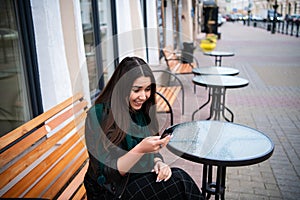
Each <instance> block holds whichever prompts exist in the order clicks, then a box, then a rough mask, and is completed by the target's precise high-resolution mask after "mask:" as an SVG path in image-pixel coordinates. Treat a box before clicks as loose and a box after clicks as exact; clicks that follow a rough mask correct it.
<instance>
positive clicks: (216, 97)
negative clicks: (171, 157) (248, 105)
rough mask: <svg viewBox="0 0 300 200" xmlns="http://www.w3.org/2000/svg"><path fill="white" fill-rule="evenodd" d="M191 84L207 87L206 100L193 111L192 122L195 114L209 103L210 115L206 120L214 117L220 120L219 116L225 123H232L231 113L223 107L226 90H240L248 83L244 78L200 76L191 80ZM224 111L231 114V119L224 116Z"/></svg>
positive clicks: (232, 115) (232, 116)
mask: <svg viewBox="0 0 300 200" xmlns="http://www.w3.org/2000/svg"><path fill="white" fill-rule="evenodd" d="M193 83H194V84H196V85H200V86H203V87H208V88H209V92H208V100H207V101H206V102H205V103H204V104H203V105H202V106H200V107H199V108H198V109H197V110H195V111H194V112H193V114H192V120H194V116H195V114H196V113H197V112H198V111H200V110H201V109H202V108H203V107H205V106H206V105H207V104H208V103H209V102H211V105H210V115H209V117H208V118H207V119H211V118H212V117H213V116H214V119H215V120H220V116H221V114H222V116H223V117H224V119H225V120H226V121H230V122H233V118H234V114H233V112H232V111H231V110H230V109H229V108H227V107H226V106H225V96H226V89H229V88H241V87H245V86H247V85H248V84H249V81H248V80H246V79H244V78H239V77H235V76H220V75H201V76H195V77H194V78H193ZM225 110H227V111H228V112H229V113H230V114H231V119H228V118H227V117H226V116H225Z"/></svg>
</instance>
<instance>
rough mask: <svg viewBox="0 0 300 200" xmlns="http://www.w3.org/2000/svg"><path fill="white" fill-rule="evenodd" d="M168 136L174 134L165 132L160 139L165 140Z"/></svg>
mask: <svg viewBox="0 0 300 200" xmlns="http://www.w3.org/2000/svg"><path fill="white" fill-rule="evenodd" d="M168 135H172V132H167V131H164V132H163V134H161V136H160V139H163V138H165V137H167V136H168Z"/></svg>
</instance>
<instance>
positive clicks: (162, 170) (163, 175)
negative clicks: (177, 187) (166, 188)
mask: <svg viewBox="0 0 300 200" xmlns="http://www.w3.org/2000/svg"><path fill="white" fill-rule="evenodd" d="M154 171H155V173H156V174H157V179H156V182H161V181H162V180H164V181H167V180H169V178H170V177H171V176H172V171H171V168H170V167H169V166H168V165H167V164H166V163H164V162H163V161H157V162H156V163H155V165H154Z"/></svg>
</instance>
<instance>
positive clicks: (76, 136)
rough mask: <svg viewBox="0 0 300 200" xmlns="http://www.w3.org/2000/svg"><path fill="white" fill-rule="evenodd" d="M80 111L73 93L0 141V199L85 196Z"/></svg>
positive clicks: (83, 104)
mask: <svg viewBox="0 0 300 200" xmlns="http://www.w3.org/2000/svg"><path fill="white" fill-rule="evenodd" d="M86 111H87V102H86V101H85V100H84V99H83V96H82V95H81V94H76V95H75V96H73V97H70V98H69V99H67V100H65V101H64V102H62V103H60V104H58V105H57V106H55V107H53V108H52V109H50V110H48V111H46V112H44V113H43V114H41V115H39V116H37V117H35V118H34V119H32V120H30V121H28V122H27V123H25V124H23V125H22V126H20V127H18V128H16V129H15V130H13V131H11V132H9V133H8V134H6V135H5V136H3V137H1V138H0V141H1V142H0V146H1V155H0V157H1V158H0V168H1V175H0V180H1V181H0V188H1V190H0V191H1V194H0V196H1V198H44V199H63V200H65V199H84V198H86V195H85V188H84V185H83V178H84V175H85V172H86V170H87V166H88V153H87V150H86V146H85V140H84V122H85V118H86Z"/></svg>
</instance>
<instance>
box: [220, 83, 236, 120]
mask: <svg viewBox="0 0 300 200" xmlns="http://www.w3.org/2000/svg"><path fill="white" fill-rule="evenodd" d="M225 95H226V88H224V91H223V100H222V103H221V104H222V105H221V106H222V109H221V110H222V116H223V117H224V119H225V120H226V121H228V122H233V118H234V115H233V112H232V111H231V110H230V109H229V108H227V107H226V106H225ZM225 110H227V111H228V112H229V113H230V114H231V119H228V118H227V117H226V116H225Z"/></svg>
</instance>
